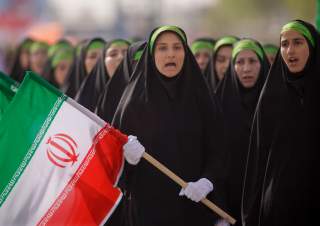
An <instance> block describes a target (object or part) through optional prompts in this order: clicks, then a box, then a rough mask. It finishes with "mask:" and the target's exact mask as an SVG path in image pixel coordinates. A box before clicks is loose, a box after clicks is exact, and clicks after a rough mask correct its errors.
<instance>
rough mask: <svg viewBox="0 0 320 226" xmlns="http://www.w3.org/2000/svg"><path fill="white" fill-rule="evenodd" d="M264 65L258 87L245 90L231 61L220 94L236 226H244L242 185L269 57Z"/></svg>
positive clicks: (229, 192)
mask: <svg viewBox="0 0 320 226" xmlns="http://www.w3.org/2000/svg"><path fill="white" fill-rule="evenodd" d="M253 41H254V40H253ZM254 42H255V43H256V44H257V45H258V46H259V47H260V48H261V50H262V46H261V45H260V44H259V43H257V42H256V41H254ZM262 51H263V50H262ZM260 64H261V68H260V72H259V75H258V79H257V82H256V84H255V85H254V87H251V88H245V87H243V86H242V84H241V83H240V81H239V79H238V78H237V74H236V71H235V65H234V62H231V65H230V67H229V69H228V70H227V72H226V74H225V77H224V79H223V80H222V82H221V85H220V86H219V87H218V88H217V92H216V95H217V96H218V98H219V99H220V100H221V105H222V110H223V115H224V119H225V126H226V139H227V141H228V142H227V146H226V149H227V152H228V162H227V167H226V171H227V205H228V210H229V212H230V214H231V215H232V216H233V217H235V218H236V219H237V223H236V225H241V214H240V212H241V211H240V207H241V196H242V186H243V178H244V173H245V166H246V159H247V152H248V147H249V137H250V129H251V124H252V119H253V114H254V110H255V107H256V104H257V102H258V98H259V94H260V92H261V89H262V86H263V84H264V82H265V79H266V77H267V74H268V72H269V67H270V65H269V62H268V59H267V57H266V55H265V54H264V58H263V59H262V60H260Z"/></svg>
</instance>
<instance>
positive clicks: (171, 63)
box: [164, 62, 177, 67]
mask: <svg viewBox="0 0 320 226" xmlns="http://www.w3.org/2000/svg"><path fill="white" fill-rule="evenodd" d="M164 66H165V67H176V66H177V65H176V63H173V62H170V63H166V64H165V65H164Z"/></svg>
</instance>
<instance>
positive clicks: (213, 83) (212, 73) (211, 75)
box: [204, 36, 239, 93]
mask: <svg viewBox="0 0 320 226" xmlns="http://www.w3.org/2000/svg"><path fill="white" fill-rule="evenodd" d="M238 40H239V38H238V37H235V36H225V37H222V38H220V39H218V40H217V42H216V43H215V46H214V51H213V54H212V57H211V59H210V61H209V63H208V66H207V68H206V70H205V72H204V77H205V78H206V80H207V82H208V85H209V88H210V91H211V92H212V93H215V92H216V90H217V88H218V87H219V85H220V81H219V79H218V76H217V72H216V69H215V62H216V57H217V53H218V51H219V49H220V48H221V47H223V46H232V45H233V44H234V43H235V42H237V41H238Z"/></svg>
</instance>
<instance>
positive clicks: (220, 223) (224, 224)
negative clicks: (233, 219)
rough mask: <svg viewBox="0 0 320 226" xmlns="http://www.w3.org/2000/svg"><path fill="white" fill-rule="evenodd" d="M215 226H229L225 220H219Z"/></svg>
mask: <svg viewBox="0 0 320 226" xmlns="http://www.w3.org/2000/svg"><path fill="white" fill-rule="evenodd" d="M215 226H230V224H229V222H228V221H226V220H225V219H220V220H218V221H217V223H216V224H215Z"/></svg>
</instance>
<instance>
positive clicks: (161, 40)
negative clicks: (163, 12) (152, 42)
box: [156, 31, 182, 44]
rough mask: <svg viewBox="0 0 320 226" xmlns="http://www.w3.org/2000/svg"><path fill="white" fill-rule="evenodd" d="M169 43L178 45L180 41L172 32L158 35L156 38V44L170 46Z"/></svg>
mask: <svg viewBox="0 0 320 226" xmlns="http://www.w3.org/2000/svg"><path fill="white" fill-rule="evenodd" d="M171 43H180V44H182V42H181V39H180V38H179V37H178V35H177V34H176V33H174V32H169V31H168V32H163V33H162V34H160V35H159V37H158V38H157V41H156V44H171Z"/></svg>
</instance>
